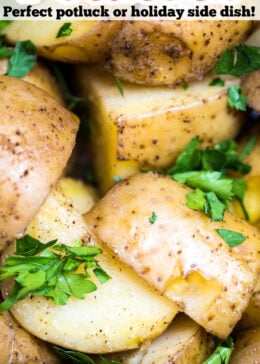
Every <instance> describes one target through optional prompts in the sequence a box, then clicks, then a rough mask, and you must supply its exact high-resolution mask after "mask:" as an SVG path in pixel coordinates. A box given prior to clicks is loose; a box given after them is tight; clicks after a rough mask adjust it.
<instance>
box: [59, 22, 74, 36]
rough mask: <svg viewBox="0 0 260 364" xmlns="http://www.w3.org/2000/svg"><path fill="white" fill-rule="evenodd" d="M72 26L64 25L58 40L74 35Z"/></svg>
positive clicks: (69, 24)
mask: <svg viewBox="0 0 260 364" xmlns="http://www.w3.org/2000/svg"><path fill="white" fill-rule="evenodd" d="M71 25H72V23H64V24H63V25H62V26H61V27H60V29H59V30H58V33H57V35H56V38H60V37H68V36H69V35H71V33H72V29H71Z"/></svg>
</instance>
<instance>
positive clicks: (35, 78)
mask: <svg viewBox="0 0 260 364" xmlns="http://www.w3.org/2000/svg"><path fill="white" fill-rule="evenodd" d="M7 67H8V59H6V58H2V59H0V74H5V73H6V71H7ZM23 80H24V81H27V82H29V83H32V84H33V85H35V86H37V87H39V88H41V89H42V90H44V91H46V92H47V93H48V94H49V95H50V96H52V97H54V99H56V100H57V101H58V102H59V103H60V104H62V105H64V100H63V96H62V93H61V91H60V89H59V87H58V85H57V83H56V81H55V79H54V77H53V76H52V74H51V73H50V71H49V70H48V68H47V67H46V66H45V64H44V63H43V62H40V61H37V63H36V65H35V66H34V67H33V68H32V69H31V71H30V72H29V73H28V74H27V75H26V76H24V77H23Z"/></svg>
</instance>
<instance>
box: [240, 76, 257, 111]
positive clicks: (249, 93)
mask: <svg viewBox="0 0 260 364" xmlns="http://www.w3.org/2000/svg"><path fill="white" fill-rule="evenodd" d="M241 88H242V91H243V94H244V95H245V96H246V97H247V100H248V105H249V106H250V107H251V108H252V109H254V110H255V111H257V112H260V70H257V71H255V72H251V73H249V74H247V75H246V76H245V77H244V78H243V80H242V83H241Z"/></svg>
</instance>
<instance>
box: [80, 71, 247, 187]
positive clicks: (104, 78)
mask: <svg viewBox="0 0 260 364" xmlns="http://www.w3.org/2000/svg"><path fill="white" fill-rule="evenodd" d="M214 77H215V75H214V74H210V75H208V76H207V77H205V78H204V79H203V81H200V82H194V83H191V84H190V86H189V88H188V89H187V90H184V89H183V87H182V86H180V87H178V88H176V89H170V88H166V87H153V88H151V87H145V86H139V85H133V84H128V83H122V86H123V90H124V97H122V96H121V95H120V93H119V90H118V88H117V86H116V83H115V80H114V79H113V77H111V76H109V75H107V74H105V73H104V72H102V70H100V69H99V68H92V67H88V66H84V67H80V68H77V85H78V88H79V89H80V90H81V95H83V96H84V97H86V98H87V99H88V100H89V101H90V105H91V108H92V119H94V123H93V135H92V142H93V149H94V153H93V155H94V165H95V172H96V176H97V181H98V184H99V186H100V190H101V192H102V193H104V192H106V191H107V190H108V188H109V187H111V186H112V185H113V184H114V183H115V179H116V178H118V177H121V178H125V177H128V176H130V175H132V174H134V173H136V172H138V171H139V169H140V168H142V169H155V168H159V169H160V168H165V167H168V166H169V165H171V164H172V163H173V162H174V161H175V159H176V157H177V156H178V155H179V153H180V152H181V151H182V150H183V148H184V147H185V146H186V144H187V143H188V142H189V141H190V140H191V139H192V138H193V137H194V136H196V135H200V137H201V142H202V146H203V147H205V146H207V145H212V144H214V143H216V142H219V141H220V140H223V139H229V138H233V137H235V136H236V135H237V133H238V131H239V129H240V126H241V114H239V113H238V112H237V111H234V110H231V109H230V108H229V107H228V106H227V95H226V90H227V87H229V86H231V85H233V84H234V83H236V82H238V81H237V79H234V78H233V77H232V78H230V77H227V78H226V85H225V87H212V86H209V83H210V82H211V81H212V79H213V78H214Z"/></svg>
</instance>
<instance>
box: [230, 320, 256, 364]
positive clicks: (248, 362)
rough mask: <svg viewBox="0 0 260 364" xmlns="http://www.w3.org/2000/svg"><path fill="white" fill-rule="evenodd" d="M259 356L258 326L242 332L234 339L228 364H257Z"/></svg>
mask: <svg viewBox="0 0 260 364" xmlns="http://www.w3.org/2000/svg"><path fill="white" fill-rule="evenodd" d="M259 358H260V326H258V327H256V328H254V329H251V330H247V331H244V332H242V333H241V334H240V335H239V336H238V338H237V340H236V341H235V346H234V351H233V353H232V355H231V358H230V364H257V363H259Z"/></svg>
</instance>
